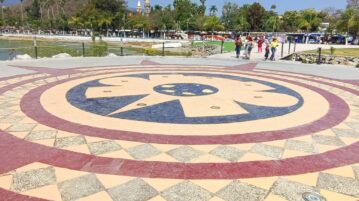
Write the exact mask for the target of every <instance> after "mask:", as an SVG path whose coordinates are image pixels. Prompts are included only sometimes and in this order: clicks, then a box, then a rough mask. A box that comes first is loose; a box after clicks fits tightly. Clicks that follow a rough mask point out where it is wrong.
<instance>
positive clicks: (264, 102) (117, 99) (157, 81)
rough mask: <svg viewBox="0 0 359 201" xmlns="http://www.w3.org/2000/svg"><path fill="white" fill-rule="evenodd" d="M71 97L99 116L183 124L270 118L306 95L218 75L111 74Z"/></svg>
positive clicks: (75, 90)
mask: <svg viewBox="0 0 359 201" xmlns="http://www.w3.org/2000/svg"><path fill="white" fill-rule="evenodd" d="M194 80H195V81H196V82H195V83H194V82H193V81H194ZM67 98H68V101H69V102H70V103H71V104H72V105H74V106H75V107H78V108H80V109H82V110H85V111H88V112H91V113H95V114H100V115H104V116H110V117H115V118H123V119H132V120H139V121H149V122H161V123H179V124H208V123H212V124H213V123H230V122H241V121H249V120H256V119H263V118H270V117H275V116H280V115H284V114H287V113H290V112H292V111H294V110H296V109H298V108H299V107H300V106H301V105H302V104H303V99H302V98H301V96H300V95H299V94H297V93H296V92H295V91H293V90H291V89H288V88H286V87H283V86H280V85H277V84H273V83H269V82H265V81H261V80H254V79H249V78H242V77H235V76H226V75H217V74H216V75H215V74H172V75H169V74H138V75H129V76H122V77H110V78H104V79H100V80H95V81H90V82H87V83H84V84H81V85H79V86H77V87H75V88H73V89H72V90H70V91H69V93H68V94H67Z"/></svg>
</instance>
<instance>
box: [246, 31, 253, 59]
mask: <svg viewBox="0 0 359 201" xmlns="http://www.w3.org/2000/svg"><path fill="white" fill-rule="evenodd" d="M253 46H254V44H253V38H252V37H251V36H249V37H248V39H247V44H246V59H248V60H249V59H251V53H252V49H253Z"/></svg>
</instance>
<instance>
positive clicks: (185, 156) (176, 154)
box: [167, 146, 203, 162]
mask: <svg viewBox="0 0 359 201" xmlns="http://www.w3.org/2000/svg"><path fill="white" fill-rule="evenodd" d="M167 153H168V154H169V155H170V156H172V157H173V158H175V159H176V160H178V161H180V162H190V161H191V160H193V159H195V158H198V157H199V156H201V155H202V154H203V153H202V152H200V151H197V150H195V149H193V148H192V147H190V146H181V147H178V148H176V149H172V150H170V151H169V152H167Z"/></svg>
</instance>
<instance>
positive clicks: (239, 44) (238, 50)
mask: <svg viewBox="0 0 359 201" xmlns="http://www.w3.org/2000/svg"><path fill="white" fill-rule="evenodd" d="M235 45H236V56H237V58H239V56H240V55H241V49H242V45H243V43H242V39H241V37H240V36H237V38H236V40H235Z"/></svg>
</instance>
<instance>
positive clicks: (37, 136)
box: [25, 130, 57, 141]
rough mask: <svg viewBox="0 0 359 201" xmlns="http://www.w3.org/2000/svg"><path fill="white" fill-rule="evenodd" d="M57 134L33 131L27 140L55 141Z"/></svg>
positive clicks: (55, 132)
mask: <svg viewBox="0 0 359 201" xmlns="http://www.w3.org/2000/svg"><path fill="white" fill-rule="evenodd" d="M56 134H57V131H56V130H46V131H32V132H31V133H30V134H29V135H28V136H26V138H25V139H26V140H29V141H35V140H48V139H55V137H56Z"/></svg>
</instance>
